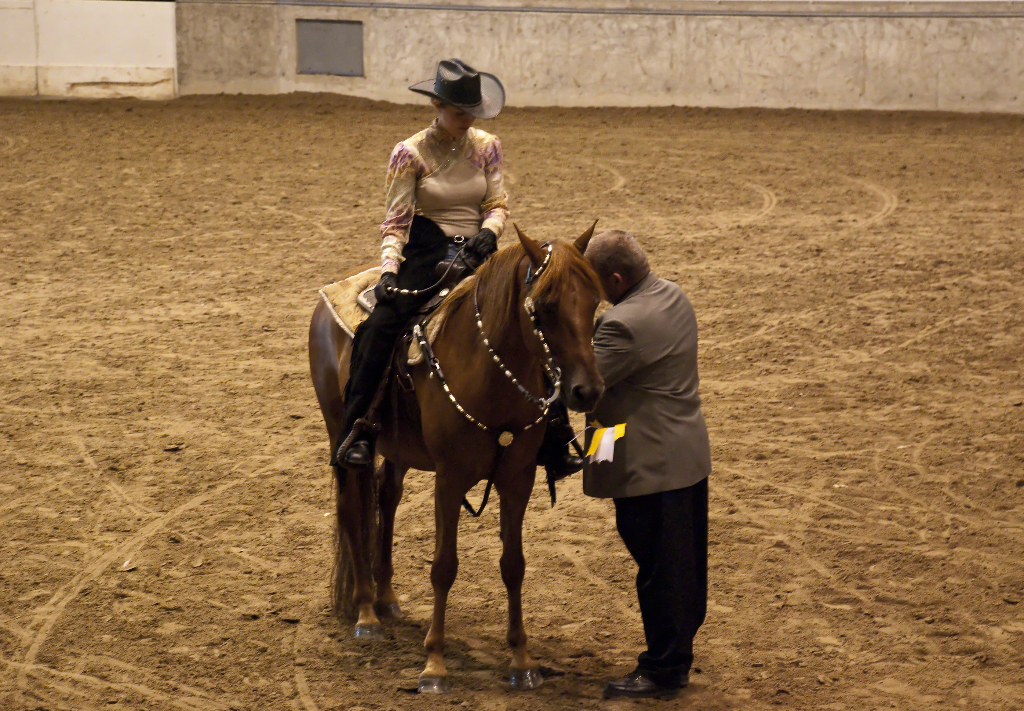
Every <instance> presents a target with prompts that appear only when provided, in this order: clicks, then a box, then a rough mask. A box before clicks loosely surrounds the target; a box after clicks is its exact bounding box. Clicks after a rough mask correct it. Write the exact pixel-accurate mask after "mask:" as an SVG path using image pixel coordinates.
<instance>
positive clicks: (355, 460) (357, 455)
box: [341, 437, 373, 467]
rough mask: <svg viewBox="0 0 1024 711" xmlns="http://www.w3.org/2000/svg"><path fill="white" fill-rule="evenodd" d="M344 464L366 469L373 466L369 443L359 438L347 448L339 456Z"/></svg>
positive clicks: (371, 450) (371, 449)
mask: <svg viewBox="0 0 1024 711" xmlns="http://www.w3.org/2000/svg"><path fill="white" fill-rule="evenodd" d="M341 459H342V460H343V461H344V462H345V463H346V464H351V465H353V466H357V467H366V466H369V465H371V464H373V447H372V445H370V441H369V440H368V439H366V438H364V437H361V438H359V439H357V440H356V441H354V442H353V443H352V444H351V445H349V448H348V449H346V450H345V452H344V454H342V455H341Z"/></svg>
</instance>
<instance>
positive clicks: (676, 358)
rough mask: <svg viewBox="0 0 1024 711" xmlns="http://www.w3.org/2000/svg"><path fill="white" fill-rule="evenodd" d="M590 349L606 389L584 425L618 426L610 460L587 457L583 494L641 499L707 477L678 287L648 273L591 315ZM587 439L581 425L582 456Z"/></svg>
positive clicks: (704, 435)
mask: <svg viewBox="0 0 1024 711" xmlns="http://www.w3.org/2000/svg"><path fill="white" fill-rule="evenodd" d="M594 351H595V353H596V355H597V368H598V370H599V371H600V372H601V375H602V377H603V378H604V381H605V386H606V388H607V389H606V390H605V393H604V396H603V397H602V398H601V400H600V402H598V404H597V408H596V409H595V410H594V412H593V414H592V416H591V417H590V418H589V421H588V424H597V426H601V427H609V426H612V425H618V424H622V423H625V425H626V428H625V434H624V436H622V437H621V438H620V439H618V440H616V442H615V450H614V457H613V458H612V461H611V462H594V461H592V460H593V457H588V458H587V463H586V466H585V468H584V470H583V492H584V493H585V494H587V495H589V496H597V497H605V498H607V497H613V498H620V497H627V496H642V495H644V494H653V493H655V492H659V491H671V490H672V489H681V488H683V487H686V486H692V485H693V484H696V483H698V482H699V481H701V480H702V479H704V478H705V477H707V476H708V474H709V473H710V472H711V448H710V445H709V443H708V430H707V425H705V423H704V415H703V414H701V411H700V395H699V394H698V392H697V386H698V378H697V317H696V315H695V314H694V311H693V306H692V305H691V304H690V300H689V299H688V298H686V294H684V293H683V291H682V289H680V288H679V287H678V286H676V285H675V284H673V283H672V282H670V281H666V280H664V279H659V278H658V277H657V276H655V275H654V274H653V273H652V274H649V275H648V276H647V277H645V278H644V279H643V280H642V281H641V282H640V283H639V284H637V285H636V286H635V287H634V288H633V289H632V290H630V292H629V293H627V294H626V295H625V298H623V299H622V301H620V302H619V303H618V304H616V305H614V306H612V307H611V308H610V309H608V310H607V311H605V312H604V313H603V314H601V316H600V317H599V318H598V320H597V325H596V328H595V332H594ZM595 421H596V422H595ZM593 437H594V430H593V429H589V428H588V430H587V436H586V444H587V451H589V449H590V445H591V442H592V440H593Z"/></svg>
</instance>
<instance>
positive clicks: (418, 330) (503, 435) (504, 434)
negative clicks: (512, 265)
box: [413, 242, 562, 517]
mask: <svg viewBox="0 0 1024 711" xmlns="http://www.w3.org/2000/svg"><path fill="white" fill-rule="evenodd" d="M543 247H544V249H546V250H547V254H546V255H545V258H544V262H543V263H542V264H541V265H540V266H539V267H538V268H537V270H536V271H533V272H531V267H532V265H531V267H527V271H526V280H525V284H526V285H527V286H529V285H530V284H531V283H532V282H533V281H535V280H536V279H537V277H539V276H540V275H541V274H542V273H543V272H544V270H545V269H546V268H547V266H548V263H549V262H550V261H551V250H552V246H551V243H550V242H546V243H544V245H543ZM479 287H480V281H479V279H478V280H477V283H476V284H475V285H474V288H473V309H474V312H475V315H476V325H477V330H479V331H480V337H481V339H482V340H483V343H484V346H485V347H486V348H487V352H488V353H489V354H490V355H491V359H492V360H493V361H494V362H495V364H496V365H497V366H498V367H499V368H500V369H501V371H502V373H504V374H505V377H507V378H508V379H509V380H510V381H512V384H513V385H515V386H516V389H518V390H519V392H520V394H522V395H523V397H524V398H526V399H527V400H528V401H529V402H531V403H532V404H534V405H535V406H537V407H538V408H539V409H540V411H541V412H540V415H539V416H538V417H537V419H535V420H534V421H533V422H531V423H530V424H528V425H526V426H525V427H523V428H522V429H520V430H519V432H518V433H514V432H512V431H511V430H501V431H500V432H499V431H498V430H497V428H494V427H490V426H488V425H485V424H484V423H482V422H480V420H478V419H476V418H475V417H473V415H471V414H470V413H469V412H468V411H467V410H466V408H464V407H463V406H462V404H461V403H460V402H459V401H458V400H457V399H456V397H455V394H454V393H452V391H451V389H450V388H449V387H448V382H447V381H446V380H445V377H444V371H443V370H442V369H441V364H440V362H438V360H437V357H436V356H435V355H434V351H433V349H432V348H431V347H430V342H429V341H428V340H427V337H426V335H425V334H424V333H423V329H422V327H421V325H420V324H418V323H417V324H416V325H415V326H414V327H413V336H414V337H415V338H416V341H417V343H419V345H420V349H421V350H422V351H423V353H424V355H425V356H426V359H427V363H428V364H429V365H430V370H431V373H430V375H431V376H434V375H436V376H437V380H438V382H439V383H441V388H442V389H443V390H444V392H445V395H447V396H448V400H449V401H451V403H452V405H454V406H455V409H456V410H458V412H459V414H461V415H462V416H463V417H464V418H465V419H466V420H467V421H468V422H471V423H472V424H474V425H476V426H477V427H478V428H479V429H481V430H483V431H484V432H486V433H487V434H489V435H491V436H494V437H495V441H496V443H497V445H498V451H497V452H496V456H495V461H494V466H493V467H492V468H491V474H490V476H488V477H487V487H486V488H485V489H484V497H483V500H482V501H481V502H480V508H479V509H477V510H475V511H474V510H473V507H472V506H471V505H470V503H469V501H468V500H467V499H466V498H463V499H462V505H463V507H464V508H465V509H466V510H467V511H469V513H470V515H472V516H474V517H477V516H479V515H480V514H482V513H483V511H484V507H485V506H486V505H487V499H488V497H489V496H490V494H491V487H492V485H493V484H494V477H495V475H496V474H497V471H498V466H499V465H500V464H501V459H502V457H503V456H504V454H505V450H506V449H507V448H508V447H509V445H511V444H512V442H513V440H514V439H515V436H516V434H522V433H523V432H526V431H527V430H529V429H530V428H532V427H534V426H536V425H538V424H540V423H541V422H543V421H544V419H545V418H546V417H547V414H548V410H549V409H550V407H551V403H553V402H554V401H555V400H556V399H558V396H559V393H560V392H561V387H562V373H561V370H560V369H559V368H558V366H556V365H555V363H554V358H553V357H552V356H551V349H550V348H548V343H547V339H545V338H544V333H543V332H542V331H541V329H540V324H539V323H537V314H536V310H535V308H534V305H533V299H531V298H530V297H529V296H527V297H526V299H525V300H524V301H523V308H524V309H526V313H527V314H528V315H529V317H530V325H531V327H532V329H533V332H534V333H535V334H536V335H537V339H538V340H539V341H540V343H541V346H542V347H543V349H544V362H543V364H542V365H543V367H544V373H545V376H546V378H547V380H548V382H549V383H550V385H551V392H550V393H549V395H548V396H547V397H546V398H541V397H537V396H535V395H533V394H531V393H530V391H529V390H527V389H526V388H525V387H524V386H523V385H522V383H520V382H519V381H518V380H517V379H516V377H515V375H513V374H512V371H511V370H510V369H509V368H508V366H506V365H505V363H504V362H502V360H501V358H500V357H499V356H498V354H497V353H496V352H495V351H494V349H493V348H492V347H491V343H490V341H489V340H488V339H487V334H486V332H485V331H484V324H483V318H482V317H481V315H480V305H479V301H478V298H477V294H478V292H479ZM496 432H497V435H496V436H495V433H496Z"/></svg>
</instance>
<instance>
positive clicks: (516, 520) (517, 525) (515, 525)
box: [498, 472, 544, 689]
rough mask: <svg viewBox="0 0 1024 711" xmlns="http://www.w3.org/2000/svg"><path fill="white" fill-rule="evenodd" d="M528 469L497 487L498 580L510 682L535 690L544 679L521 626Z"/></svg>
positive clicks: (530, 482) (530, 487)
mask: <svg viewBox="0 0 1024 711" xmlns="http://www.w3.org/2000/svg"><path fill="white" fill-rule="evenodd" d="M533 479H534V477H533V476H531V474H530V473H529V472H523V473H522V474H520V475H518V476H515V477H512V478H511V481H510V482H506V483H505V486H502V487H500V488H499V491H498V493H499V495H500V497H501V498H500V502H501V504H500V506H501V561H500V566H501V579H502V581H503V582H504V583H505V589H506V590H507V591H508V636H507V639H508V644H509V646H510V647H511V648H512V665H511V668H510V677H509V682H510V683H511V685H512V687H513V688H515V689H536V688H537V687H538V686H540V685H541V683H542V682H543V681H544V679H543V677H542V676H541V674H540V667H539V666H538V665H537V662H535V661H534V660H533V658H532V657H531V656H530V653H529V651H527V648H526V629H525V627H524V626H523V577H524V576H525V573H526V558H525V557H524V556H523V517H524V515H525V514H526V505H527V503H529V500H530V491H531V490H532V489H533Z"/></svg>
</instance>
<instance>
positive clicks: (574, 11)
mask: <svg viewBox="0 0 1024 711" xmlns="http://www.w3.org/2000/svg"><path fill="white" fill-rule="evenodd" d="M177 2H178V4H180V5H236V6H237V5H293V6H301V7H330V8H333V7H337V8H354V9H360V10H425V11H433V12H505V13H519V14H536V13H548V14H559V15H664V16H672V17H793V18H802V17H826V18H828V17H835V18H846V17H849V18H880V19H888V18H893V19H898V18H921V19H932V18H936V19H941V18H951V19H982V20H984V19H999V18H1024V7H1021V9H1019V10H1017V9H1014V10H1002V9H1000V10H996V9H993V10H991V11H979V10H928V9H921V10H888V11H883V10H857V9H850V10H838V9H836V10H832V9H824V10H728V9H713V10H697V9H694V10H685V9H681V10H671V9H656V8H650V9H647V8H637V9H634V8H611V7H609V8H590V7H586V8H580V7H524V6H508V5H496V6H488V5H437V4H417V3H398V2H358V1H348V0H250V1H249V2H235V1H234V0H177ZM972 4H973V3H972ZM998 4H999V5H1001V6H1004V5H1006V3H998ZM1014 4H1018V3H1014ZM1020 4H1021V5H1024V3H1020Z"/></svg>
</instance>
